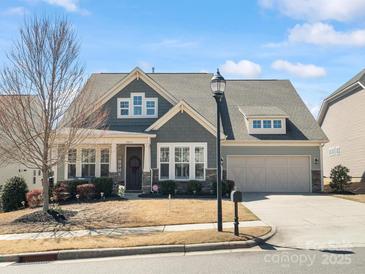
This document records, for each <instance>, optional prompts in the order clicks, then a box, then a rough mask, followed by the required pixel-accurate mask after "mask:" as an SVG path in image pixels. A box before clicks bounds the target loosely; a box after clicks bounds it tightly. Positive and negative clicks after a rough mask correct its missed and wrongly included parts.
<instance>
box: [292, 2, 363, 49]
mask: <svg viewBox="0 0 365 274" xmlns="http://www.w3.org/2000/svg"><path fill="white" fill-rule="evenodd" d="M364 2H365V1H364ZM288 41H289V42H294V43H298V42H304V43H308V44H315V45H346V46H357V47H361V46H365V29H359V30H353V31H348V32H343V31H336V30H335V29H334V27H333V26H332V25H330V24H325V23H320V22H319V23H313V24H309V23H305V24H302V25H300V24H298V25H296V26H294V28H292V29H290V30H289V36H288Z"/></svg>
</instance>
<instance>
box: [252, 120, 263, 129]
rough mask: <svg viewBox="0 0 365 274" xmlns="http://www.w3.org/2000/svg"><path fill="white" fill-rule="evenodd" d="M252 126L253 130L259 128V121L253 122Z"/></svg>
mask: <svg viewBox="0 0 365 274" xmlns="http://www.w3.org/2000/svg"><path fill="white" fill-rule="evenodd" d="M252 126H253V128H261V120H253V122H252Z"/></svg>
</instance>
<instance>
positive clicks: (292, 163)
mask: <svg viewBox="0 0 365 274" xmlns="http://www.w3.org/2000/svg"><path fill="white" fill-rule="evenodd" d="M228 159H229V160H228V167H227V169H228V170H227V176H228V179H231V180H233V181H235V183H236V187H237V189H239V190H241V191H244V192H309V191H310V186H309V184H310V175H309V173H310V164H309V158H308V157H307V156H231V157H230V156H228Z"/></svg>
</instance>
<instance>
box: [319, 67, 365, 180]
mask: <svg viewBox="0 0 365 274" xmlns="http://www.w3.org/2000/svg"><path fill="white" fill-rule="evenodd" d="M318 122H319V125H320V126H321V127H322V129H323V131H324V132H325V134H326V135H327V136H328V138H329V140H330V141H329V142H328V143H326V144H325V145H324V147H323V172H324V174H323V175H324V176H325V177H329V176H330V173H331V169H332V168H333V167H335V166H336V165H343V166H346V167H348V168H349V169H350V175H351V176H352V179H353V182H358V181H361V182H364V181H365V69H363V70H362V71H360V72H359V73H358V74H356V75H355V76H354V77H353V78H351V79H350V80H349V81H347V82H346V83H345V84H343V85H342V86H341V87H339V88H338V89H337V90H336V91H335V92H333V93H332V94H331V95H330V96H328V97H327V98H326V99H324V101H323V103H322V107H321V110H320V113H319V116H318Z"/></svg>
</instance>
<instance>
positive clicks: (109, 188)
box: [92, 177, 113, 197]
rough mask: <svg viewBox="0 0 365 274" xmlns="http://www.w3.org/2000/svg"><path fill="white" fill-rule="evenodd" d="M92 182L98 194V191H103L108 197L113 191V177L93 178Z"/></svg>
mask: <svg viewBox="0 0 365 274" xmlns="http://www.w3.org/2000/svg"><path fill="white" fill-rule="evenodd" d="M92 184H93V185H94V186H95V191H96V194H97V195H99V196H100V193H101V192H103V193H104V196H105V197H110V196H111V195H112V192H113V179H112V178H109V177H100V178H95V179H94V180H93V181H92Z"/></svg>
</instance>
